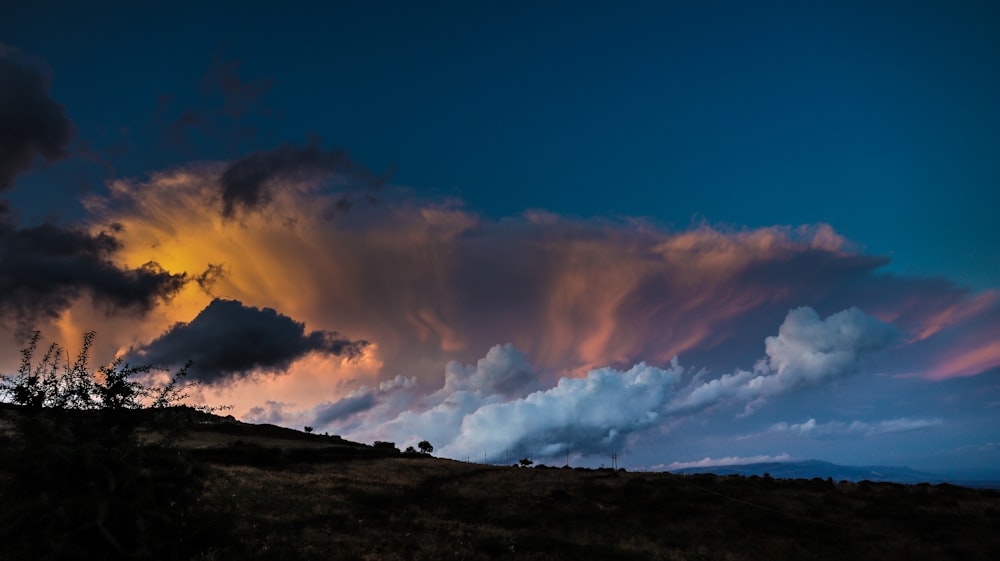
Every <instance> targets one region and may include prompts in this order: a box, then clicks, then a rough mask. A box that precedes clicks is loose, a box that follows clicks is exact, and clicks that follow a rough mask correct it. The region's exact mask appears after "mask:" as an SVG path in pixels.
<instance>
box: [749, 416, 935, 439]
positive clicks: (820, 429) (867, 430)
mask: <svg viewBox="0 0 1000 561" xmlns="http://www.w3.org/2000/svg"><path fill="white" fill-rule="evenodd" d="M942 424H944V421H942V420H941V419H910V418H906V417H901V418H898V419H889V420H884V421H875V422H865V421H851V422H849V423H847V422H843V421H829V422H826V423H817V422H816V419H809V420H807V421H805V422H803V423H792V424H789V423H784V422H782V423H775V424H773V425H771V427H770V428H768V429H767V433H770V434H789V435H793V436H801V437H804V438H815V439H838V438H856V437H868V436H876V435H880V434H893V433H900V432H911V431H917V430H923V429H926V428H930V427H936V426H939V425H942ZM750 436H759V434H758V435H750Z"/></svg>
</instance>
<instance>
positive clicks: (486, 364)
mask: <svg viewBox="0 0 1000 561" xmlns="http://www.w3.org/2000/svg"><path fill="white" fill-rule="evenodd" d="M537 382H538V372H537V371H536V370H535V368H534V367H533V366H531V365H530V364H528V358H527V357H526V356H525V355H524V353H522V352H521V351H519V350H517V349H516V348H514V345H512V344H511V343H507V344H505V345H495V346H493V347H491V348H490V350H489V352H487V353H486V356H485V357H483V358H481V359H479V361H477V362H476V364H475V365H471V364H461V363H459V362H457V361H451V362H449V363H448V365H447V366H446V367H445V377H444V388H443V389H442V391H444V392H447V393H449V394H450V393H454V392H457V391H473V392H478V393H482V394H485V395H494V394H500V395H504V396H506V397H512V396H514V395H515V394H517V393H520V392H521V391H523V390H524V389H525V388H529V387H530V388H535V389H537V388H536V386H537Z"/></svg>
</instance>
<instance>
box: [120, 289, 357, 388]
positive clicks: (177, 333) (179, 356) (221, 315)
mask: <svg viewBox="0 0 1000 561" xmlns="http://www.w3.org/2000/svg"><path fill="white" fill-rule="evenodd" d="M366 345H367V342H365V341H351V340H349V339H347V338H344V337H342V336H341V335H339V334H338V333H336V332H331V331H312V332H310V333H306V332H305V324H304V323H300V322H296V321H295V320H293V319H292V318H290V317H288V316H285V315H282V314H279V313H278V312H276V311H275V310H273V309H271V308H264V309H260V308H255V307H249V306H244V305H243V304H242V303H241V302H239V301H236V300H222V299H218V298H217V299H215V300H212V302H211V303H210V304H209V305H208V306H207V307H206V308H205V309H204V310H202V311H201V312H200V313H199V314H198V315H197V316H196V317H195V318H194V319H193V320H191V321H190V322H189V323H177V324H175V325H174V326H173V327H171V328H170V329H169V330H167V332H165V333H163V334H162V335H160V336H159V337H157V338H156V339H155V340H153V341H152V342H151V343H149V344H147V345H143V346H142V347H140V348H138V349H135V350H133V351H132V352H131V353H130V357H131V358H132V359H135V360H137V361H141V362H148V363H152V364H156V365H163V366H168V365H178V364H183V363H184V362H185V361H188V360H191V361H193V365H192V367H191V369H190V370H189V375H190V376H191V378H192V379H194V380H200V381H204V382H208V383H217V382H226V381H232V380H233V379H236V378H240V377H244V376H247V375H249V374H251V373H255V372H281V371H284V370H286V369H287V368H288V367H289V365H290V364H291V363H292V362H294V361H295V360H297V359H299V358H301V357H303V356H305V355H307V354H309V353H320V354H323V355H328V356H340V357H344V358H348V359H350V358H353V357H355V356H357V355H359V354H360V353H361V352H362V350H363V349H364V347H365V346H366Z"/></svg>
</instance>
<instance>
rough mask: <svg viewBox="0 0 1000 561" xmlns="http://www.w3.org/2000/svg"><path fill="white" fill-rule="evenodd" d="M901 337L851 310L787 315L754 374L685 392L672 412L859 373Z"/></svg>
mask: <svg viewBox="0 0 1000 561" xmlns="http://www.w3.org/2000/svg"><path fill="white" fill-rule="evenodd" d="M896 336H897V332H896V329H895V328H894V327H893V326H892V325H889V324H887V323H883V322H881V321H879V320H877V319H875V318H872V317H869V316H866V315H865V314H864V313H863V312H861V310H859V309H857V308H849V309H847V310H844V311H842V312H838V313H836V314H833V315H832V316H830V317H828V318H826V319H825V320H821V319H820V317H819V315H818V314H817V313H816V311H815V310H813V309H812V308H807V307H802V308H796V309H794V310H791V311H790V312H788V315H787V316H786V317H785V321H784V322H782V324H781V327H780V328H779V329H778V335H776V336H772V337H768V338H767V339H766V340H765V341H764V344H765V349H766V350H765V353H766V354H767V357H766V358H763V359H761V360H759V361H758V362H757V364H756V365H754V368H753V370H752V371H747V370H737V371H736V372H734V373H732V374H725V375H723V376H721V377H719V378H716V379H714V380H710V381H708V382H704V383H700V384H697V385H695V386H693V387H689V388H687V389H686V390H685V391H683V392H681V396H679V397H678V398H677V399H675V400H673V401H672V402H671V403H670V405H669V407H668V410H669V411H670V412H673V413H678V414H679V413H690V412H694V411H697V410H699V409H703V408H705V407H709V406H711V405H714V404H716V403H719V402H721V401H724V400H731V399H736V400H740V401H747V402H749V404H750V405H751V406H752V405H753V404H755V403H759V402H761V401H763V400H765V399H768V398H771V397H774V396H776V395H779V394H783V393H786V392H789V391H791V390H794V389H796V388H798V387H800V386H805V385H815V384H818V383H820V382H823V381H825V380H830V379H835V378H839V377H842V376H846V375H849V374H853V373H855V372H857V371H858V370H859V369H860V367H861V359H862V356H863V354H864V353H865V352H869V351H874V350H878V349H881V348H884V347H886V346H888V345H889V344H890V343H891V342H892V341H893V340H894V339H895V338H896Z"/></svg>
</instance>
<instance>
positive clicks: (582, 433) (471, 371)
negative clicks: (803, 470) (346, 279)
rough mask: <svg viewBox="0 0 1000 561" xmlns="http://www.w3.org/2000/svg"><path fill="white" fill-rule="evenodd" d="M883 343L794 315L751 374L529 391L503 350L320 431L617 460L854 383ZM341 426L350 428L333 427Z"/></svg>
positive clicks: (682, 375)
mask: <svg viewBox="0 0 1000 561" xmlns="http://www.w3.org/2000/svg"><path fill="white" fill-rule="evenodd" d="M894 337H895V331H894V329H893V328H892V326H890V325H888V324H885V323H882V322H880V321H878V320H875V319H873V318H870V317H869V316H866V315H865V314H863V313H862V312H860V311H859V310H857V309H848V310H844V311H842V312H839V313H837V314H833V315H831V316H830V317H828V318H826V319H825V320H821V319H820V318H819V316H818V315H817V314H816V312H815V311H813V310H811V309H808V308H797V309H793V310H791V311H790V312H789V313H788V315H787V317H786V318H785V321H784V322H783V323H782V325H781V327H780V329H779V330H778V335H776V336H773V337H769V338H767V340H766V342H765V349H766V355H767V356H766V358H763V359H761V360H760V361H758V362H757V365H756V367H755V369H754V370H753V371H752V372H747V371H737V372H736V373H730V374H724V375H723V376H720V377H719V378H716V379H713V380H707V381H706V380H705V379H704V378H705V374H704V372H700V373H697V374H695V375H693V376H692V375H690V372H689V371H687V370H685V369H684V368H683V367H682V366H681V365H680V363H679V361H678V360H677V358H676V357H675V358H674V359H673V360H672V361H671V363H670V364H669V366H667V367H666V368H660V367H657V366H652V365H649V364H647V363H645V362H640V363H638V364H635V365H634V366H632V367H630V368H627V369H615V368H610V367H605V368H598V369H593V370H590V371H589V372H588V373H587V374H586V375H585V376H583V377H579V378H577V377H561V378H559V380H558V382H556V383H555V384H554V385H553V386H551V387H548V388H547V389H537V390H534V391H532V387H537V386H538V385H539V384H541V383H542V380H543V378H544V376H543V375H542V373H541V372H540V371H538V370H537V369H535V368H534V367H532V366H531V365H530V364H528V362H527V360H526V357H525V356H524V354H522V353H521V352H520V351H518V349H517V348H515V347H514V346H513V345H510V344H506V345H496V346H494V347H492V348H491V349H490V350H489V352H488V353H487V355H486V357H484V358H483V359H481V360H479V361H477V362H476V363H475V364H465V365H462V364H458V363H451V364H449V365H448V366H447V368H446V372H445V381H444V384H443V386H442V387H441V388H440V389H438V390H436V391H434V392H432V393H430V394H427V395H425V396H424V397H423V398H419V399H411V400H409V401H407V402H405V403H397V406H402V407H404V408H403V409H397V410H396V414H395V416H387V415H386V413H388V412H389V411H388V410H385V409H383V410H382V411H381V413H380V414H379V415H378V416H377V418H371V419H368V418H366V416H367V413H362V412H364V411H367V410H370V409H372V408H373V407H374V406H375V403H376V402H377V401H378V396H377V394H376V393H375V392H373V391H372V390H371V389H368V388H363V389H362V390H359V391H357V392H355V393H353V394H351V395H349V396H347V397H345V398H343V399H341V400H340V401H338V402H335V403H332V404H330V406H329V407H328V408H327V412H328V415H327V416H325V417H323V420H324V421H326V422H327V423H328V424H329V425H330V427H331V428H333V429H334V431H335V432H340V433H343V434H348V435H352V436H354V437H357V438H359V439H362V440H375V439H378V440H393V441H397V442H401V443H403V444H404V445H405V444H412V443H414V442H416V441H418V440H422V439H425V438H427V439H430V440H431V441H432V442H433V443H434V444H435V445H436V446H437V449H438V450H439V452H440V453H441V454H443V455H445V456H448V457H452V458H464V457H480V456H481V455H482V454H483V453H486V455H487V456H488V457H490V458H492V459H493V460H497V459H499V458H500V457H503V456H504V455H505V454H506V453H507V452H510V453H514V454H531V455H533V456H534V457H536V458H551V457H562V456H563V455H564V454H575V455H582V456H596V455H603V454H606V453H609V452H618V451H621V450H622V449H623V448H624V447H625V446H626V444H627V443H628V441H629V439H630V437H632V436H633V435H638V434H639V433H641V432H642V431H645V430H647V429H650V428H653V427H660V428H661V429H664V430H666V429H667V428H668V427H670V426H671V424H672V423H675V422H676V421H677V420H678V419H681V418H684V417H687V416H690V415H693V414H696V413H697V412H698V411H700V410H702V409H705V408H707V407H709V406H711V405H715V404H720V403H729V402H734V401H736V402H743V403H758V404H759V403H760V401H761V400H762V399H764V398H774V397H777V396H778V395H780V394H784V393H788V392H792V391H794V390H796V389H797V388H799V387H801V386H804V385H811V384H819V383H823V382H825V381H827V380H831V379H835V378H838V377H842V376H846V375H848V374H851V373H854V372H857V371H858V370H859V368H860V365H861V359H862V356H863V355H864V354H865V353H867V352H871V351H874V350H877V349H880V348H883V347H884V346H885V345H887V344H888V343H889V342H891V341H892V340H894ZM685 380H687V385H686V386H684V385H683V382H684V381H685ZM347 417H350V418H351V422H350V423H351V424H350V425H347V424H345V423H340V422H338V420H339V419H341V418H347ZM318 424H320V425H323V423H322V422H319V423H318ZM905 424H906V421H905V420H899V421H895V422H888V423H886V424H884V425H882V426H880V427H878V428H876V429H873V430H884V431H890V430H895V431H900V430H904V426H905Z"/></svg>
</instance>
